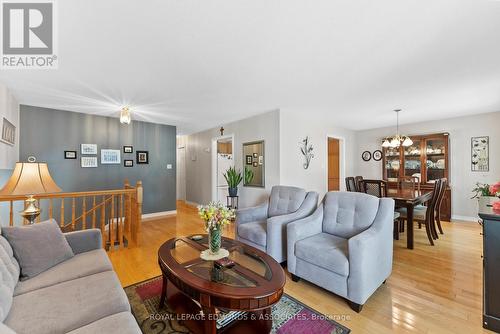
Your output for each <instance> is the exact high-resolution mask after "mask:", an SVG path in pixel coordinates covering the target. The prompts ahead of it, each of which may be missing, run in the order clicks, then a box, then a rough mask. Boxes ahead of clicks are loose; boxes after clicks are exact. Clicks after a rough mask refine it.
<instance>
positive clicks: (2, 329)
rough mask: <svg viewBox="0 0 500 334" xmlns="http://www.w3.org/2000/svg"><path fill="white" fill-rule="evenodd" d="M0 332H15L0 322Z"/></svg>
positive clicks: (1, 333)
mask: <svg viewBox="0 0 500 334" xmlns="http://www.w3.org/2000/svg"><path fill="white" fill-rule="evenodd" d="M0 334H16V332H14V331H13V330H12V329H10V328H9V327H7V326H5V325H4V324H3V323H1V322H0Z"/></svg>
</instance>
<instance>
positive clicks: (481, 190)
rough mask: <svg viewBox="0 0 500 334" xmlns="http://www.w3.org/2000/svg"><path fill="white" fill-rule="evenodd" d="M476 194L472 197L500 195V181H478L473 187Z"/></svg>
mask: <svg viewBox="0 0 500 334" xmlns="http://www.w3.org/2000/svg"><path fill="white" fill-rule="evenodd" d="M472 192H473V193H474V196H472V198H479V197H481V196H497V197H500V182H497V183H495V184H492V185H489V184H486V183H479V182H477V183H476V187H475V188H474V189H472Z"/></svg>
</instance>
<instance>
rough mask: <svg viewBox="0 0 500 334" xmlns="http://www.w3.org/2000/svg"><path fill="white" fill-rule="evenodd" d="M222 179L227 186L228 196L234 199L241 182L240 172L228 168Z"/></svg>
mask: <svg viewBox="0 0 500 334" xmlns="http://www.w3.org/2000/svg"><path fill="white" fill-rule="evenodd" d="M224 178H225V179H226V182H227V186H228V187H229V196H231V197H236V196H237V195H238V185H239V184H240V183H241V181H242V180H243V177H242V176H241V172H240V171H236V168H234V167H229V169H228V170H227V171H226V172H225V173H224Z"/></svg>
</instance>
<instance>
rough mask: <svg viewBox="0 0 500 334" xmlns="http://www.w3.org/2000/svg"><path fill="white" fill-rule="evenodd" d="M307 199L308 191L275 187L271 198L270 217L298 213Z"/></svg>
mask: <svg viewBox="0 0 500 334" xmlns="http://www.w3.org/2000/svg"><path fill="white" fill-rule="evenodd" d="M305 198H306V191H305V190H304V189H301V188H297V187H288V186H274V187H273V189H272V190H271V196H270V197H269V217H274V216H281V215H286V214H289V213H292V212H295V211H297V210H298V209H299V208H300V206H301V205H302V202H304V199H305Z"/></svg>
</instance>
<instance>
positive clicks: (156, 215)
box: [142, 210, 177, 220]
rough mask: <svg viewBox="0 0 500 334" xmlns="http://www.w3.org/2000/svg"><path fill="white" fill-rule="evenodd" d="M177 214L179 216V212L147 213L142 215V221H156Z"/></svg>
mask: <svg viewBox="0 0 500 334" xmlns="http://www.w3.org/2000/svg"><path fill="white" fill-rule="evenodd" d="M176 214H177V210H171V211H161V212H152V213H145V214H143V215H142V219H143V220H144V219H156V218H160V217H166V216H174V215H176Z"/></svg>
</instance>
